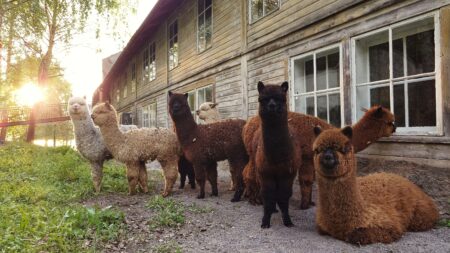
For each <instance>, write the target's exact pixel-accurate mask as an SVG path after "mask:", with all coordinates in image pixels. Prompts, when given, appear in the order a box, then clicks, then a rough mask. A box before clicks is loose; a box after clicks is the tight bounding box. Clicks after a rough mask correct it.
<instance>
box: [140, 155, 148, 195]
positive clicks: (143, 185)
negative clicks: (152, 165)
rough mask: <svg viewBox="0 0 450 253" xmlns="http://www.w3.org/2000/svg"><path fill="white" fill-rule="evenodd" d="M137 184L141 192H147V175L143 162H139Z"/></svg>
mask: <svg viewBox="0 0 450 253" xmlns="http://www.w3.org/2000/svg"><path fill="white" fill-rule="evenodd" d="M139 186H140V187H141V190H142V192H143V193H148V175H147V168H146V167H145V162H141V163H139Z"/></svg>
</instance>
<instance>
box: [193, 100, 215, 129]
mask: <svg viewBox="0 0 450 253" xmlns="http://www.w3.org/2000/svg"><path fill="white" fill-rule="evenodd" d="M217 105H218V103H212V102H205V103H203V104H201V105H200V106H199V108H198V110H197V111H196V113H197V116H198V118H199V119H201V120H203V121H204V122H205V123H206V124H210V123H214V122H217V121H219V120H220V114H219V111H218V110H217Z"/></svg>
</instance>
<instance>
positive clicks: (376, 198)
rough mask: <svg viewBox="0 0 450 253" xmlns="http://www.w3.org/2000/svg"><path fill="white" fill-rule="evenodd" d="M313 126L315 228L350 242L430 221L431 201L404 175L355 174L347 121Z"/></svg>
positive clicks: (391, 235)
mask: <svg viewBox="0 0 450 253" xmlns="http://www.w3.org/2000/svg"><path fill="white" fill-rule="evenodd" d="M314 131H315V134H316V135H317V136H318V137H317V138H316V140H315V142H314V146H313V150H314V153H315V155H314V167H315V170H316V177H317V184H318V190H319V204H318V207H317V214H316V224H317V229H318V231H319V233H321V234H329V235H331V236H333V237H335V238H337V239H340V240H343V241H347V242H350V243H354V244H370V243H377V242H382V243H391V242H393V241H395V240H398V239H399V238H400V237H401V236H402V235H403V233H404V232H405V231H423V230H428V229H431V228H432V227H433V226H434V224H435V223H436V221H437V219H438V217H439V213H438V210H437V208H436V205H435V204H434V202H433V200H432V199H431V198H430V197H428V196H427V195H426V194H425V193H424V192H423V191H422V190H421V189H420V188H419V187H417V186H416V185H414V184H413V183H412V182H410V181H409V180H407V179H405V178H403V177H401V176H398V175H395V174H389V173H376V174H371V175H368V176H365V177H356V158H355V154H354V150H353V149H354V147H353V144H352V141H351V139H352V128H351V127H345V128H344V129H342V130H339V129H330V130H325V131H323V132H322V133H321V131H322V130H321V129H320V128H319V127H316V128H315V129H314Z"/></svg>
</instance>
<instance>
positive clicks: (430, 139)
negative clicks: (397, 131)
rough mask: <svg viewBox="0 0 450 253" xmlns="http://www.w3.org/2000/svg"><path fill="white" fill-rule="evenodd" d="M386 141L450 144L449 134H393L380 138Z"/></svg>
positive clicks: (381, 140)
mask: <svg viewBox="0 0 450 253" xmlns="http://www.w3.org/2000/svg"><path fill="white" fill-rule="evenodd" d="M378 141H379V142H384V143H392V142H397V143H418V144H450V137H448V136H395V135H394V136H391V137H384V138H381V139H379V140H378Z"/></svg>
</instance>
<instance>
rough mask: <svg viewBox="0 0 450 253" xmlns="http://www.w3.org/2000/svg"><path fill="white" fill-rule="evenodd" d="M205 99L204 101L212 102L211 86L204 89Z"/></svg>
mask: <svg viewBox="0 0 450 253" xmlns="http://www.w3.org/2000/svg"><path fill="white" fill-rule="evenodd" d="M205 100H206V102H212V101H213V97H212V87H208V88H206V89H205Z"/></svg>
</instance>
